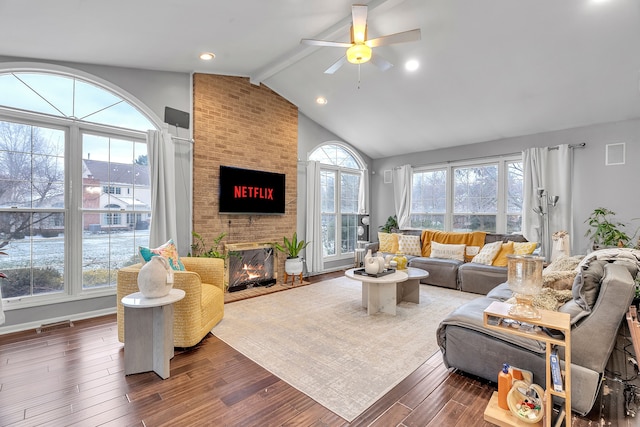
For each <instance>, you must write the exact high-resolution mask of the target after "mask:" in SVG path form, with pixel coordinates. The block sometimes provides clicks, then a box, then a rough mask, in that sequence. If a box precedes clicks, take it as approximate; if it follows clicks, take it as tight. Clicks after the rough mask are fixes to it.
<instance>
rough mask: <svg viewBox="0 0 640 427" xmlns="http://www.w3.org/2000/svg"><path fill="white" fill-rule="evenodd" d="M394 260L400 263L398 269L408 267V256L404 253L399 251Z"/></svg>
mask: <svg viewBox="0 0 640 427" xmlns="http://www.w3.org/2000/svg"><path fill="white" fill-rule="evenodd" d="M393 260H394V261H395V262H397V263H398V270H405V269H406V268H407V257H406V256H404V254H403V253H400V252H398V253H397V254H396V256H394V257H393Z"/></svg>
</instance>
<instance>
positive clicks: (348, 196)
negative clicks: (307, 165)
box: [309, 143, 364, 261]
mask: <svg viewBox="0 0 640 427" xmlns="http://www.w3.org/2000/svg"><path fill="white" fill-rule="evenodd" d="M309 160H316V161H318V162H320V163H321V166H320V191H321V194H320V204H321V212H320V215H321V222H322V254H323V257H324V259H325V261H328V260H332V259H341V258H346V257H353V254H354V252H355V249H356V243H357V237H358V194H359V191H360V180H361V179H362V171H363V170H364V163H363V162H362V161H361V160H360V159H359V157H358V156H357V155H356V154H355V153H354V152H353V151H351V150H350V149H349V148H348V147H346V146H344V145H341V144H336V143H329V144H324V145H321V146H320V147H318V148H316V149H315V150H314V151H313V152H312V153H311V154H310V155H309Z"/></svg>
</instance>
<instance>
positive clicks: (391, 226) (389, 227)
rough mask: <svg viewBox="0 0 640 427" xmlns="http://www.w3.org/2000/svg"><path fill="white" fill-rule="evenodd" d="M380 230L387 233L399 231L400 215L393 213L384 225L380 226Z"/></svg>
mask: <svg viewBox="0 0 640 427" xmlns="http://www.w3.org/2000/svg"><path fill="white" fill-rule="evenodd" d="M378 228H379V229H380V231H383V232H385V233H394V232H396V231H398V217H397V216H395V215H393V216H390V217H389V218H387V222H385V223H384V225H381V226H379V227H378Z"/></svg>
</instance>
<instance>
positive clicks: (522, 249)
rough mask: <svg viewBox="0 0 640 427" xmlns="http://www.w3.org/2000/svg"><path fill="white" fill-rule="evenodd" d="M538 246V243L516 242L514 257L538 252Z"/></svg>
mask: <svg viewBox="0 0 640 427" xmlns="http://www.w3.org/2000/svg"><path fill="white" fill-rule="evenodd" d="M537 246H538V244H537V243H536V242H514V243H513V254H514V255H531V254H532V253H533V251H535V250H536V247H537Z"/></svg>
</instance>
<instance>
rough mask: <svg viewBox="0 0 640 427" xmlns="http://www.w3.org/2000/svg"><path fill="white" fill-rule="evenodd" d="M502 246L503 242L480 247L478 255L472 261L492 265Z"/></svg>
mask: <svg viewBox="0 0 640 427" xmlns="http://www.w3.org/2000/svg"><path fill="white" fill-rule="evenodd" d="M501 248H502V242H493V243H487V244H486V245H484V246H483V247H482V249H480V252H479V253H478V255H476V256H474V257H473V259H472V260H471V262H475V263H477V264H484V265H491V264H492V263H493V259H494V258H495V257H496V255H498V252H500V249H501Z"/></svg>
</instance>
